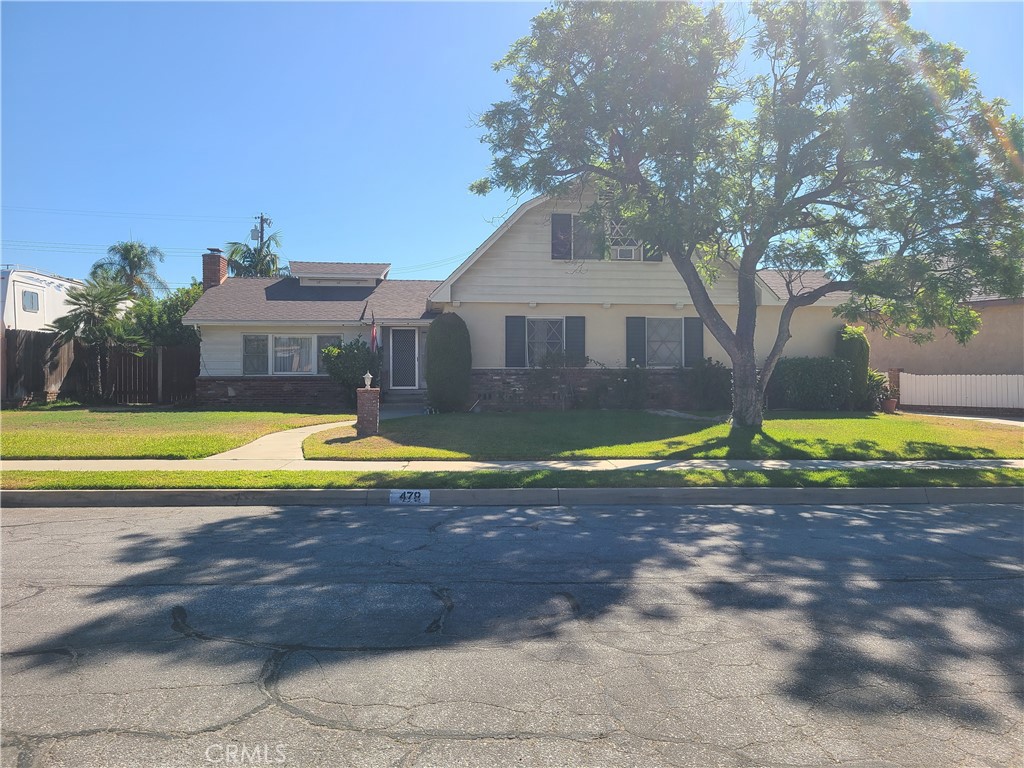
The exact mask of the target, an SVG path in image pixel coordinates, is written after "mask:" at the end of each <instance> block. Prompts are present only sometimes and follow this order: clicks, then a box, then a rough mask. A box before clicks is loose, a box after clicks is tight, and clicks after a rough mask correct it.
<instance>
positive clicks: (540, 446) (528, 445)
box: [311, 411, 996, 460]
mask: <svg viewBox="0 0 1024 768" xmlns="http://www.w3.org/2000/svg"><path fill="white" fill-rule="evenodd" d="M487 416H488V418H487V419H486V420H485V419H481V417H480V416H479V415H476V414H446V415H444V416H416V417H409V418H405V419H395V420H394V421H390V422H387V423H385V424H382V425H381V437H382V438H384V439H386V440H388V441H391V442H393V443H395V444H397V445H398V446H402V447H405V448H408V449H409V451H408V453H409V454H415V453H416V452H417V450H419V449H441V450H446V451H452V452H453V453H455V454H458V455H459V456H468V457H470V458H471V459H479V460H516V459H574V458H595V456H593V455H587V454H588V453H589V454H594V453H596V454H598V455H599V456H601V457H604V456H615V457H618V458H645V457H646V456H644V455H643V454H644V453H646V452H647V451H648V450H649V447H644V448H638V449H637V450H636V451H633V452H631V451H630V450H629V447H630V446H631V445H633V444H643V443H648V442H661V443H662V444H663V446H664V450H662V451H661V452H660V454H659V455H657V456H653V457H651V458H661V459H703V458H731V459H812V458H828V459H862V460H863V459H969V458H986V457H994V456H995V455H996V451H993V450H991V449H987V448H981V447H974V446H969V445H952V444H950V443H948V442H937V441H935V442H932V441H924V440H908V441H905V442H898V441H897V442H895V443H893V442H892V440H891V439H890V441H889V443H888V444H883V443H881V442H878V441H875V440H871V439H863V438H862V439H855V438H853V437H852V436H851V435H850V434H849V432H850V429H848V428H847V426H846V425H848V424H853V423H857V424H863V423H868V424H870V423H872V422H876V421H879V419H880V417H879V416H878V415H877V414H870V413H829V414H822V413H805V412H796V411H792V412H785V411H783V412H776V411H770V412H768V413H767V414H766V419H767V421H766V425H765V428H763V429H761V430H752V429H748V428H742V427H735V426H732V427H724V426H723V425H720V424H708V423H707V422H699V421H688V420H684V419H676V418H671V417H664V416H655V415H653V414H649V413H646V412H638V411H599V412H598V411H592V412H587V411H569V412H560V413H559V414H557V418H555V417H552V416H551V415H550V414H548V415H547V416H546V417H545V415H544V414H537V413H531V414H488V415H487ZM808 419H818V420H822V421H823V422H825V424H826V426H825V427H824V428H823V432H822V434H821V436H820V437H815V436H808V437H803V436H800V434H799V433H796V434H793V433H792V432H786V431H785V423H786V422H788V421H794V420H800V421H806V420H808ZM773 422H774V424H773ZM726 430H727V431H726ZM825 430H827V432H826V431H825ZM723 431H724V432H725V434H722V432H723ZM704 432H706V433H707V434H706V435H701V434H700V433H704ZM778 434H782V435H784V436H783V437H776V435H778ZM311 439H320V440H323V442H324V444H325V445H327V446H334V447H338V448H341V449H342V450H344V447H345V446H349V445H352V446H355V447H356V450H355V453H354V454H352V457H353V458H367V459H372V458H374V457H376V455H378V453H379V451H375V450H374V449H373V447H372V443H365V442H360V441H364V440H367V438H359V437H357V436H356V435H355V433H354V430H353V432H352V433H351V434H346V435H343V436H336V437H330V438H326V439H324V438H322V437H321V438H315V437H314V438H311ZM370 440H373V438H370ZM616 447H618V449H616ZM602 449H604V450H602ZM610 449H616V450H610ZM382 450H387V451H388V455H406V454H405V453H403V452H402V450H401V449H400V448H399V449H397V451H392V450H391V446H390V445H389V446H388V448H387V449H382ZM343 457H344V454H343V455H342V456H331V457H326V456H322V457H317V458H343Z"/></svg>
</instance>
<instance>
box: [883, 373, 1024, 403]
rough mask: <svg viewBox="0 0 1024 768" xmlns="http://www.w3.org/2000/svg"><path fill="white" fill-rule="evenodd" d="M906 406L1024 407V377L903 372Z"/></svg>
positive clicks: (901, 392) (902, 386)
mask: <svg viewBox="0 0 1024 768" xmlns="http://www.w3.org/2000/svg"><path fill="white" fill-rule="evenodd" d="M900 402H901V403H902V404H903V405H924V406H956V407H961V408H1024V375H973V374H965V375H956V374H946V375H918V374H913V373H900Z"/></svg>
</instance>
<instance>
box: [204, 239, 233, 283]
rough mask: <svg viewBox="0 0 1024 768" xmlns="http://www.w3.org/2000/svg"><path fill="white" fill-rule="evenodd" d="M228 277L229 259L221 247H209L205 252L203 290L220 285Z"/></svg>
mask: <svg viewBox="0 0 1024 768" xmlns="http://www.w3.org/2000/svg"><path fill="white" fill-rule="evenodd" d="M227 279H228V260H227V259H225V258H224V252H223V251H222V250H221V249H220V248H207V249H206V253H204V254H203V290H204V291H205V290H208V289H210V288H213V287H214V286H215V285H220V284H221V283H223V282H224V281H225V280H227Z"/></svg>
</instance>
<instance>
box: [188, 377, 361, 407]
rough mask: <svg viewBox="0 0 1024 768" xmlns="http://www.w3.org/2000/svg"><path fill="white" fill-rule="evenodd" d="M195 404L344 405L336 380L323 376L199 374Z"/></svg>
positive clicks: (262, 405) (256, 405)
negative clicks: (215, 375)
mask: <svg viewBox="0 0 1024 768" xmlns="http://www.w3.org/2000/svg"><path fill="white" fill-rule="evenodd" d="M196 403H197V404H199V405H230V406H233V407H238V408H248V407H255V408H292V407H296V406H306V407H314V408H317V407H323V408H344V407H345V406H344V403H343V402H342V399H341V391H340V389H339V387H338V384H337V382H335V381H332V380H331V379H330V378H328V377H327V376H303V377H298V376H217V377H212V376H200V377H199V378H197V379H196Z"/></svg>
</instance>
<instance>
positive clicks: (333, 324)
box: [189, 320, 366, 328]
mask: <svg viewBox="0 0 1024 768" xmlns="http://www.w3.org/2000/svg"><path fill="white" fill-rule="evenodd" d="M189 324H190V325H191V326H192V327H193V328H198V327H200V326H203V325H239V326H243V327H253V328H276V327H278V326H293V325H294V326H309V325H323V326H327V327H330V328H337V327H338V326H339V325H353V326H355V325H366V323H364V322H361V321H359V320H191V321H189Z"/></svg>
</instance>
